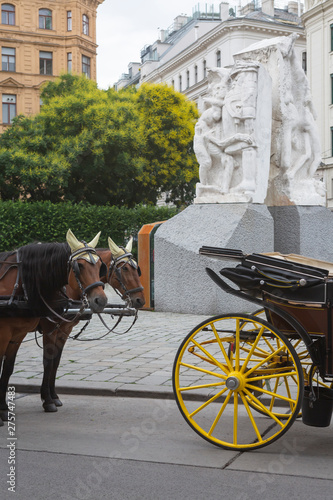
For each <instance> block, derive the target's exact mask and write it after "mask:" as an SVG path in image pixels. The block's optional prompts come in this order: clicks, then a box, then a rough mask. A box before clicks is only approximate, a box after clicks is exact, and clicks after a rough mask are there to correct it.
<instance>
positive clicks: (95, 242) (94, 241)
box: [88, 231, 101, 248]
mask: <svg viewBox="0 0 333 500" xmlns="http://www.w3.org/2000/svg"><path fill="white" fill-rule="evenodd" d="M100 235H101V231H100V232H99V233H97V234H96V236H95V238H94V239H93V240H91V242H90V243H88V247H91V248H96V246H97V243H98V240H99V237H100Z"/></svg>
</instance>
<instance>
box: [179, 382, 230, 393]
mask: <svg viewBox="0 0 333 500" xmlns="http://www.w3.org/2000/svg"><path fill="white" fill-rule="evenodd" d="M223 384H225V382H214V383H211V384H201V385H190V386H189V387H180V388H179V391H180V392H184V391H193V390H195V389H206V388H208V387H219V386H221V385H223Z"/></svg>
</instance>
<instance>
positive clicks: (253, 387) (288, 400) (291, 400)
mask: <svg viewBox="0 0 333 500" xmlns="http://www.w3.org/2000/svg"><path fill="white" fill-rule="evenodd" d="M247 387H248V388H249V389H251V390H252V391H256V392H261V393H262V394H267V395H268V396H272V397H275V398H278V399H281V401H287V402H288V403H294V402H295V401H294V400H293V399H292V398H288V397H287V396H282V394H276V392H272V391H267V390H266V389H263V388H261V387H257V386H255V385H247Z"/></svg>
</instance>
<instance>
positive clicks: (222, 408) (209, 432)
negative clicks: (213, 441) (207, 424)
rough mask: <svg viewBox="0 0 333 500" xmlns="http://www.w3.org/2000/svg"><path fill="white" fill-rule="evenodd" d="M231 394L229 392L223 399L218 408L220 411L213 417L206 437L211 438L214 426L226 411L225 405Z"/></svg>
mask: <svg viewBox="0 0 333 500" xmlns="http://www.w3.org/2000/svg"><path fill="white" fill-rule="evenodd" d="M231 394H232V391H229V393H228V395H227V397H226V398H225V400H224V403H223V405H222V406H221V408H220V410H219V412H218V414H217V415H216V417H215V420H214V422H213V424H212V426H211V428H210V429H209V431H208V435H209V436H211V435H212V432H213V431H214V429H215V427H216V424H217V423H218V421H219V420H220V418H221V415H222V414H223V412H224V410H225V409H226V407H227V404H228V403H229V400H230V398H231Z"/></svg>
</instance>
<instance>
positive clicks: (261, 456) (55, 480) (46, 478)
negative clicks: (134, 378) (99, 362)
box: [0, 394, 333, 500]
mask: <svg viewBox="0 0 333 500" xmlns="http://www.w3.org/2000/svg"><path fill="white" fill-rule="evenodd" d="M62 399H63V402H64V406H63V407H62V408H60V409H59V411H58V412H57V413H44V412H43V411H42V409H41V407H40V402H39V396H38V395H37V394H29V395H24V396H23V397H21V395H19V394H18V395H17V397H16V437H17V440H16V450H15V453H16V472H17V473H16V489H15V493H12V492H10V491H8V490H7V486H8V485H6V481H7V478H6V475H7V474H8V469H9V465H8V457H9V453H10V451H9V448H8V447H7V443H8V442H10V440H11V438H10V437H9V436H8V428H7V424H5V426H4V427H2V428H1V429H0V432H1V444H0V471H1V498H2V499H5V500H7V499H14V498H15V499H16V500H29V499H34V500H42V499H43V500H45V499H50V500H56V499H61V500H63V499H64V500H76V499H79V500H85V499H87V500H88V499H90V500H102V499H104V498H110V499H112V500H140V499H147V500H187V499H188V500H190V499H191V500H201V499H202V500H206V499H210V500H215V499H216V500H217V499H222V498H225V497H227V498H233V499H234V500H252V499H253V500H254V499H257V498H265V499H268V500H269V499H279V500H287V499H288V500H293V499H296V498H297V499H298V498H302V497H303V498H316V499H323V500H331V499H332V491H333V454H332V449H333V433H332V430H333V426H332V425H331V426H330V427H329V428H324V429H319V428H314V427H307V426H305V425H304V424H303V423H302V422H301V421H296V422H295V423H294V424H293V426H292V428H291V429H290V430H289V431H288V432H287V433H286V435H285V436H283V437H282V438H280V439H279V440H278V441H277V442H276V443H273V444H271V445H270V446H267V447H266V448H263V449H261V450H257V451H253V452H244V453H240V452H233V451H228V450H224V449H222V448H218V447H215V446H213V445H211V444H210V443H208V442H206V441H205V440H203V439H202V438H201V437H199V436H197V435H196V433H194V431H193V430H192V429H191V428H190V427H189V426H188V425H187V424H186V422H185V421H184V420H183V418H182V416H181V414H180V413H179V411H178V408H177V407H176V404H175V402H174V401H172V400H166V399H164V400H163V399H145V398H122V397H105V396H70V395H66V396H64V397H63V398H62Z"/></svg>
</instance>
